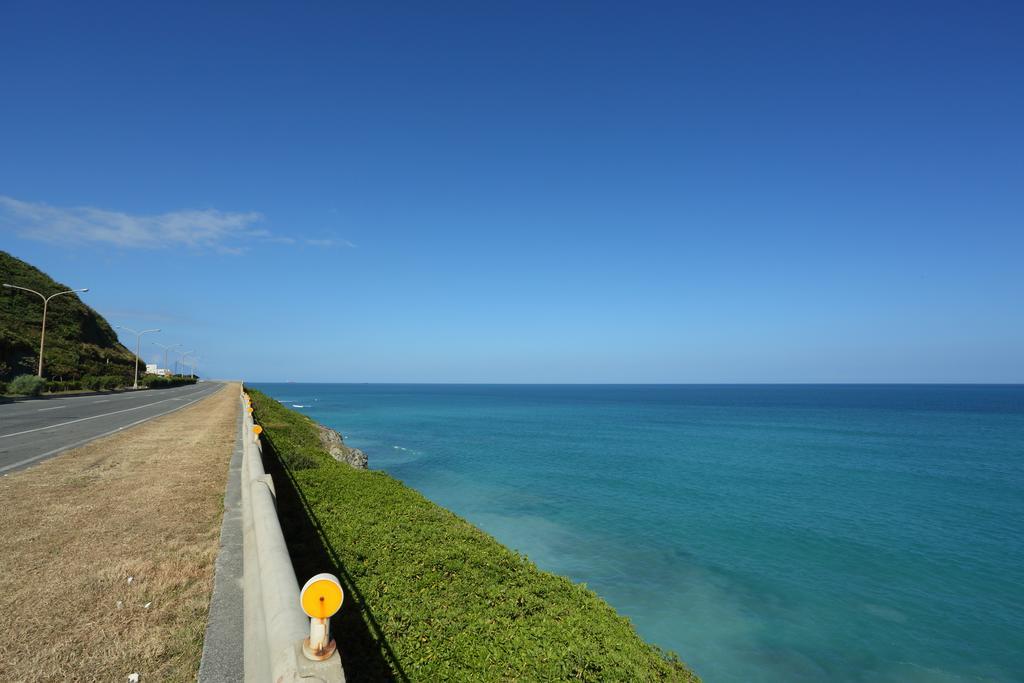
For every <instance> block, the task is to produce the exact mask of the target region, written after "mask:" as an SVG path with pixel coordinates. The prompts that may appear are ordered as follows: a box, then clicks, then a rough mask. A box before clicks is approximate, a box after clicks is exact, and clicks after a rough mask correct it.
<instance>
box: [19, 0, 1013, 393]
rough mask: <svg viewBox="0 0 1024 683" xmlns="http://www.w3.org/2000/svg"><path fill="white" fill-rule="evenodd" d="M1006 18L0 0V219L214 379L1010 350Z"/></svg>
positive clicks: (576, 377)
mask: <svg viewBox="0 0 1024 683" xmlns="http://www.w3.org/2000/svg"><path fill="white" fill-rule="evenodd" d="M897 5H898V6H897ZM1021 35H1024V5H1022V4H1021V3H1019V2H986V3H946V2H927V3H925V2H921V3H913V2H909V3H865V2H857V3H849V4H840V3H820V2H816V3H811V2H808V3H761V2H749V3H721V2H716V3H677V2H675V3H668V2H666V3H604V2H586V3H584V2H580V3H539V2H538V3H531V2H523V3H506V4H500V5H499V4H497V3H468V2H467V3H463V4H458V3H452V4H448V3H362V4H359V5H355V4H345V5H343V4H339V3H280V4H277V5H270V4H259V3H240V4H237V5H231V4H229V3H205V2H194V3H192V2H180V3H161V4H150V3H124V4H117V3H102V6H99V5H97V4H93V3H49V2H31V3H29V2H22V3H7V4H6V5H5V6H4V8H3V10H2V20H0V98H2V100H0V197H2V199H0V248H2V249H5V250H8V251H10V252H12V253H13V254H15V255H16V256H19V257H21V258H24V259H26V260H28V261H30V262H32V263H33V264H35V265H38V266H39V267H41V268H43V269H44V270H46V271H47V272H49V273H50V274H51V275H53V276H54V277H56V278H57V279H58V280H60V281H62V282H65V283H66V284H68V285H70V286H74V287H79V286H88V287H91V288H92V291H91V292H90V293H89V294H87V295H85V299H86V301H87V302H88V303H90V304H91V305H92V306H94V307H95V308H97V309H98V310H99V311H100V312H101V313H103V314H104V315H105V316H106V317H107V318H108V319H109V320H110V321H111V322H112V323H114V324H124V325H128V326H130V327H152V326H158V327H162V328H163V329H164V330H165V331H164V333H163V334H162V335H161V337H162V338H163V340H164V341H165V342H170V343H176V342H183V343H185V344H187V345H188V346H190V347H196V348H198V349H199V350H200V355H201V356H202V358H203V361H202V364H203V368H202V369H203V370H204V374H206V373H209V374H212V375H216V376H224V377H244V378H246V379H250V380H289V379H293V380H299V381H301V380H323V381H371V382H373V381H417V382H419V381H452V382H777V381H782V382H789V381H796V382H808V381H810V382H814V381H855V382H856V381H897V382H902V381H1013V382H1022V381H1024V353H1022V349H1024V315H1022V311H1024V307H1022V305H1021V304H1022V302H1024V126H1022V125H1021V121H1024V81H1022V79H1021V72H1022V69H1024V42H1022V41H1021V40H1020V36H1021ZM156 354H157V352H156V350H155V349H153V348H152V347H149V349H148V350H147V351H145V352H144V355H146V356H147V357H148V358H152V357H154V356H156Z"/></svg>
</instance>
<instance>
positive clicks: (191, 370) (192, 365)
mask: <svg viewBox="0 0 1024 683" xmlns="http://www.w3.org/2000/svg"><path fill="white" fill-rule="evenodd" d="M191 353H193V352H192V351H189V352H188V353H186V354H185V355H183V356H182V357H181V374H183V375H184V374H185V359H186V358H188V359H189V363H188V376H189V377H195V375H196V365H197V364H198V363H199V356H190V355H189V354H191Z"/></svg>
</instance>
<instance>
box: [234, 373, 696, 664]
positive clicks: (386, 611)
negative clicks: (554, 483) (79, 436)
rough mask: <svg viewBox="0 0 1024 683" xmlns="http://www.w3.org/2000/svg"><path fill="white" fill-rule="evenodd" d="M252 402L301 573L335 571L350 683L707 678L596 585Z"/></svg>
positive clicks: (305, 424)
mask: <svg viewBox="0 0 1024 683" xmlns="http://www.w3.org/2000/svg"><path fill="white" fill-rule="evenodd" d="M249 394H250V396H251V397H252V401H253V406H254V416H255V417H256V418H257V421H258V422H259V423H260V424H261V425H262V426H263V428H264V432H263V438H264V444H265V458H266V459H267V467H268V470H269V471H271V472H272V473H273V474H274V476H275V482H276V484H277V488H278V503H279V509H280V511H281V515H282V524H283V525H284V527H285V532H286V535H287V536H288V541H289V546H290V548H291V550H292V554H293V561H294V562H295V565H296V569H297V571H298V572H299V573H300V574H301V575H300V576H299V579H300V580H305V579H306V578H308V576H306V574H311V573H313V572H316V571H328V570H330V571H335V572H336V573H338V575H339V577H341V579H342V583H343V585H344V587H345V590H346V602H345V606H343V607H342V614H341V615H339V617H338V619H337V620H335V621H334V622H333V623H334V624H335V628H334V631H335V638H337V639H338V640H339V643H338V645H339V651H340V652H341V653H342V657H343V661H344V662H345V670H346V674H347V676H348V678H349V680H350V681H358V680H381V679H382V678H397V679H403V678H407V679H408V680H410V681H556V680H580V681H696V680H698V679H697V677H696V675H695V674H693V673H692V672H691V671H690V670H689V669H687V668H686V666H685V665H683V664H682V663H681V662H680V661H679V659H678V658H677V657H676V656H675V655H674V654H666V653H663V652H662V651H661V650H659V649H658V648H656V647H654V646H652V645H649V644H648V643H646V642H644V641H643V640H641V638H640V637H639V636H638V635H637V634H636V632H635V631H634V630H633V627H632V625H631V624H630V622H629V621H628V620H627V619H625V618H624V617H622V616H619V615H618V614H617V613H616V612H615V610H614V609H612V607H611V606H609V605H608V604H607V603H606V602H604V601H603V600H602V599H601V598H599V597H598V596H597V595H595V594H594V593H593V592H591V591H590V590H588V589H587V588H586V587H585V586H582V585H579V584H574V583H572V582H571V581H569V580H568V579H566V578H564V577H561V576H557V575H554V574H551V573H548V572H544V571H541V570H539V569H538V568H537V567H536V565H534V564H533V563H532V562H530V561H529V560H528V559H526V558H525V557H523V556H521V555H519V554H518V553H515V552H513V551H511V550H509V549H508V548H506V547H505V546H503V545H501V544H500V543H498V542H497V541H496V540H495V539H494V538H492V537H491V536H488V535H487V534H485V533H483V532H482V531H480V530H479V529H477V528H476V527H474V526H472V525H471V524H469V523H468V522H466V521H465V520H463V519H461V518H460V517H457V516H456V515H454V514H452V513H451V512H449V511H448V510H445V509H444V508H442V507H439V506H437V505H435V504H434V503H431V502H430V501H429V500H427V499H426V498H424V497H423V496H422V495H420V494H419V493H417V492H416V491H414V490H413V489H411V488H409V487H407V486H405V485H404V484H402V483H401V482H399V481H398V480H396V479H394V478H392V477H390V476H388V475H386V474H384V473H383V472H374V471H369V470H356V469H353V468H351V467H349V466H348V465H345V464H342V463H338V462H336V461H335V460H333V459H332V458H331V457H330V456H329V455H328V454H327V453H325V452H324V450H323V449H322V448H321V446H320V441H319V437H318V434H317V431H316V427H315V426H314V424H313V422H312V421H311V420H309V419H308V418H306V417H303V416H302V415H299V414H297V413H295V412H294V411H291V410H288V409H287V408H285V407H283V406H282V405H281V404H280V403H278V402H277V401H274V400H273V399H271V398H269V397H267V396H265V395H264V394H262V393H260V392H258V391H254V390H249ZM277 466H280V469H278V471H274V469H275V467H277ZM304 523H305V526H306V531H305V532H304V531H303V525H304ZM303 534H305V537H302V536H303ZM317 562H319V563H320V564H317ZM325 563H326V564H328V565H333V566H324V564H325Z"/></svg>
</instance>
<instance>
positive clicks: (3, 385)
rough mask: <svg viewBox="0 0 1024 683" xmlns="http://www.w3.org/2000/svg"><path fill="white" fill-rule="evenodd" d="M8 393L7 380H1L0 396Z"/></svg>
mask: <svg viewBox="0 0 1024 683" xmlns="http://www.w3.org/2000/svg"><path fill="white" fill-rule="evenodd" d="M6 393H7V382H4V381H0V396H3V395H4V394H6Z"/></svg>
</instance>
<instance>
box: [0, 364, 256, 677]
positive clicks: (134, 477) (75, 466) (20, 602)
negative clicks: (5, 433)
mask: <svg viewBox="0 0 1024 683" xmlns="http://www.w3.org/2000/svg"><path fill="white" fill-rule="evenodd" d="M238 391H239V387H238V385H237V384H232V385H228V386H227V387H225V388H224V389H223V390H221V391H219V392H217V393H216V394H214V395H213V396H211V397H209V398H207V399H205V400H203V401H200V402H199V403H197V404H195V405H194V406H190V407H188V408H185V409H183V410H179V411H178V412H176V413H173V414H171V415H166V416H164V417H160V418H157V419H155V420H150V421H149V422H146V423H144V424H141V425H139V426H137V427H134V428H132V429H129V430H127V431H124V432H121V433H120V434H116V435H114V436H109V437H106V438H104V439H100V440H98V441H94V442H93V443H91V444H88V445H86V446H83V447H81V448H78V449H75V450H73V451H69V452H67V453H65V454H63V455H61V456H59V457H56V458H53V459H51V460H48V461H46V462H44V463H42V464H40V465H38V466H36V467H33V468H31V469H29V470H25V471H22V472H18V473H16V474H12V475H10V476H8V477H4V478H2V479H0V501H2V502H0V529H2V530H3V531H2V533H0V680H4V681H55V680H60V681H64V680H76V681H92V680H96V681H126V680H128V674H130V673H133V672H138V673H139V674H140V675H141V680H142V681H147V680H148V681H185V680H194V679H195V677H196V673H197V671H198V670H199V659H200V656H201V654H202V647H203V632H204V629H205V628H206V614H207V610H208V607H209V602H210V593H211V591H212V589H213V567H214V561H215V559H216V556H217V548H218V541H219V537H220V521H221V516H222V514H223V511H224V490H225V486H226V482H227V468H228V461H229V460H230V459H231V453H232V451H233V449H234V445H235V437H236V429H237V426H236V416H237V412H238Z"/></svg>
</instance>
